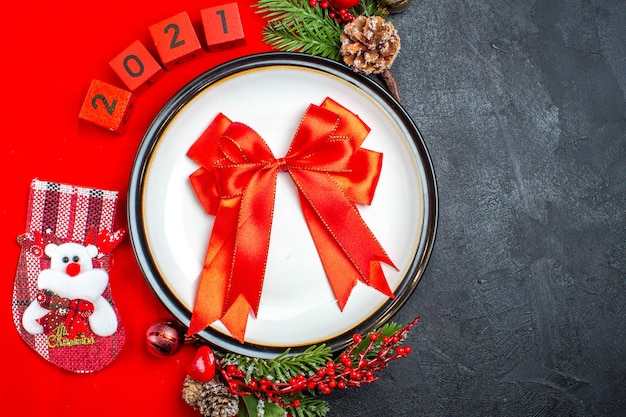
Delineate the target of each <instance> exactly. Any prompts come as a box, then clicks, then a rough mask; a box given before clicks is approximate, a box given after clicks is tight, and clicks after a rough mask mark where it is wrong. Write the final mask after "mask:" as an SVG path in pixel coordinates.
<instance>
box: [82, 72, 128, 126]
mask: <svg viewBox="0 0 626 417" xmlns="http://www.w3.org/2000/svg"><path fill="white" fill-rule="evenodd" d="M133 103H134V96H133V94H132V93H131V92H130V91H126V90H123V89H121V88H118V87H115V86H113V85H111V84H107V83H105V82H102V81H99V80H93V81H92V82H91V85H90V86H89V90H88V91H87V96H86V97H85V101H84V102H83V105H82V107H81V109H80V113H79V114H78V118H79V119H82V120H85V121H87V122H90V123H93V124H94V125H96V126H100V127H102V128H104V129H107V130H110V131H111V132H115V133H118V134H120V135H121V134H123V133H124V131H125V130H126V127H127V123H128V118H129V117H130V112H131V110H132V108H133Z"/></svg>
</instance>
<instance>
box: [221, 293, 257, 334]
mask: <svg viewBox="0 0 626 417" xmlns="http://www.w3.org/2000/svg"><path fill="white" fill-rule="evenodd" d="M250 308H251V307H250V304H248V301H246V299H245V298H244V297H243V296H242V295H240V296H239V297H237V299H236V300H235V302H234V303H232V305H231V306H230V308H229V309H228V311H226V313H225V314H224V316H222V324H223V325H224V326H225V327H226V328H227V329H228V332H229V333H230V334H231V336H232V337H234V338H235V339H237V340H238V341H239V342H240V343H243V342H244V338H245V335H246V326H247V325H248V316H249V314H250Z"/></svg>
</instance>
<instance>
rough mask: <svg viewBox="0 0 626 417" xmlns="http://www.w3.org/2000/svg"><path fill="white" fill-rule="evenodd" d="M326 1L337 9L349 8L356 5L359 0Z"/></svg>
mask: <svg viewBox="0 0 626 417" xmlns="http://www.w3.org/2000/svg"><path fill="white" fill-rule="evenodd" d="M328 2H329V3H330V4H331V5H332V6H333V7H334V8H335V9H337V10H341V9H349V8H351V7H354V6H356V5H357V4H359V3H360V2H361V0H328Z"/></svg>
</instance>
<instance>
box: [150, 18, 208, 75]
mask: <svg viewBox="0 0 626 417" xmlns="http://www.w3.org/2000/svg"><path fill="white" fill-rule="evenodd" d="M148 30H149V31H150V35H152V40H153V41H154V45H155V46H156V49H157V52H158V53H159V57H160V58H161V62H162V63H163V65H164V66H165V68H167V69H168V70H170V69H172V68H174V67H176V66H177V65H180V64H183V63H185V62H188V61H191V60H192V59H194V58H196V57H198V56H200V54H201V53H202V45H200V41H199V40H198V35H196V31H195V30H194V28H193V25H192V23H191V19H189V15H188V14H187V12H181V13H178V14H177V15H175V16H172V17H170V18H169V19H165V20H163V21H161V22H159V23H156V24H154V25H152V26H150V27H149V28H148Z"/></svg>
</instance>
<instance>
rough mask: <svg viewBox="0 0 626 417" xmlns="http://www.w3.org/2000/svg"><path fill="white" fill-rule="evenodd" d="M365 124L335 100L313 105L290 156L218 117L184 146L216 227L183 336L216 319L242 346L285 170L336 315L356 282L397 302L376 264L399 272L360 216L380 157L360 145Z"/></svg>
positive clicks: (254, 309) (368, 200)
mask: <svg viewBox="0 0 626 417" xmlns="http://www.w3.org/2000/svg"><path fill="white" fill-rule="evenodd" d="M368 133H369V127H368V126H367V125H365V123H363V121H361V119H359V118H358V116H356V115H354V114H353V113H351V112H350V111H349V110H347V109H345V108H344V107H342V106H341V105H339V104H338V103H336V102H335V101H333V100H331V99H329V98H327V99H326V100H325V101H324V103H322V105H321V106H316V105H310V106H309V107H308V109H307V110H306V112H305V114H304V116H303V118H302V120H301V123H300V125H299V127H298V130H297V131H296V134H295V135H294V138H293V140H292V143H291V145H290V147H289V150H288V151H287V154H286V155H285V156H284V157H281V158H275V157H274V155H273V154H272V152H271V150H270V149H269V147H268V146H267V144H266V143H265V141H264V140H263V139H262V138H261V137H260V136H259V135H258V134H257V133H256V132H255V131H254V130H252V129H251V128H250V127H248V126H246V125H244V124H242V123H238V122H231V121H230V120H229V119H228V118H226V117H225V116H224V115H222V114H220V115H218V116H217V117H216V118H215V119H214V121H213V122H212V123H211V125H210V126H209V127H208V128H207V129H206V131H205V132H204V133H203V134H202V136H200V138H198V140H197V141H196V142H195V143H194V144H193V145H192V147H191V148H190V149H189V151H188V153H187V155H188V156H189V157H190V158H191V159H192V160H194V161H195V162H197V163H198V164H200V165H201V167H200V168H199V169H198V170H197V171H196V172H195V173H193V174H192V175H191V176H190V181H191V183H192V186H193V188H194V191H195V192H196V195H197V196H198V199H199V201H200V202H201V203H202V205H203V206H204V207H205V209H206V211H207V212H208V213H210V214H215V215H216V218H215V222H214V225H213V230H212V233H211V238H210V241H209V246H208V248H207V254H206V258H205V262H204V266H203V268H202V272H201V274H200V277H199V279H200V283H199V287H198V294H197V296H196V303H195V306H194V310H193V313H192V317H191V323H190V325H189V330H188V334H190V335H191V334H195V333H198V332H199V331H201V330H203V329H204V328H206V327H208V326H209V325H210V324H211V323H213V322H214V321H216V320H221V321H222V323H223V324H224V325H225V326H226V327H227V329H228V330H229V331H230V333H231V335H232V336H233V337H235V338H236V339H237V340H239V341H240V342H243V341H244V338H245V328H246V324H247V320H248V316H249V313H250V312H251V313H252V314H253V315H255V316H256V314H257V312H258V309H259V304H260V300H261V289H262V287H263V280H264V275H265V269H266V263H267V253H268V250H269V241H270V231H271V226H272V221H273V211H274V197H275V189H276V178H277V175H278V173H279V172H287V173H288V174H289V175H290V176H291V178H292V180H293V181H294V183H295V184H296V186H297V189H298V194H299V197H300V203H301V207H302V212H303V214H304V218H305V221H306V223H307V225H308V227H309V231H310V232H311V236H312V237H313V241H314V243H315V246H316V248H317V251H318V254H319V257H320V261H321V263H322V265H323V267H324V270H325V272H326V275H327V278H328V280H329V282H330V284H331V287H332V289H333V292H334V294H335V297H336V298H337V301H338V305H339V307H340V309H342V310H343V308H344V307H345V305H346V303H347V301H348V298H349V296H350V293H351V292H352V289H353V288H354V286H355V285H356V283H357V281H361V282H363V283H364V284H366V285H369V286H371V287H372V288H375V289H376V290H378V291H380V292H382V293H383V294H385V295H387V296H389V297H393V293H392V291H391V289H390V288H389V286H388V284H387V280H386V279H385V277H384V274H383V271H382V267H381V262H384V263H386V264H388V265H390V266H392V267H394V268H395V266H394V265H393V263H392V262H391V260H390V259H389V257H388V256H387V254H386V253H385V251H384V249H383V248H382V247H381V245H380V243H379V242H378V240H376V237H375V236H374V235H373V233H372V232H371V231H370V229H369V228H368V227H367V225H366V224H365V222H364V221H363V219H362V218H361V216H360V214H359V212H358V210H357V208H356V205H355V204H356V203H359V204H370V203H371V201H372V199H373V196H374V191H375V189H376V185H377V182H378V177H379V175H380V170H381V167H382V154H380V153H378V152H374V151H370V150H367V149H362V148H361V147H360V146H361V143H362V142H363V140H365V137H366V136H367V135H368Z"/></svg>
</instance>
